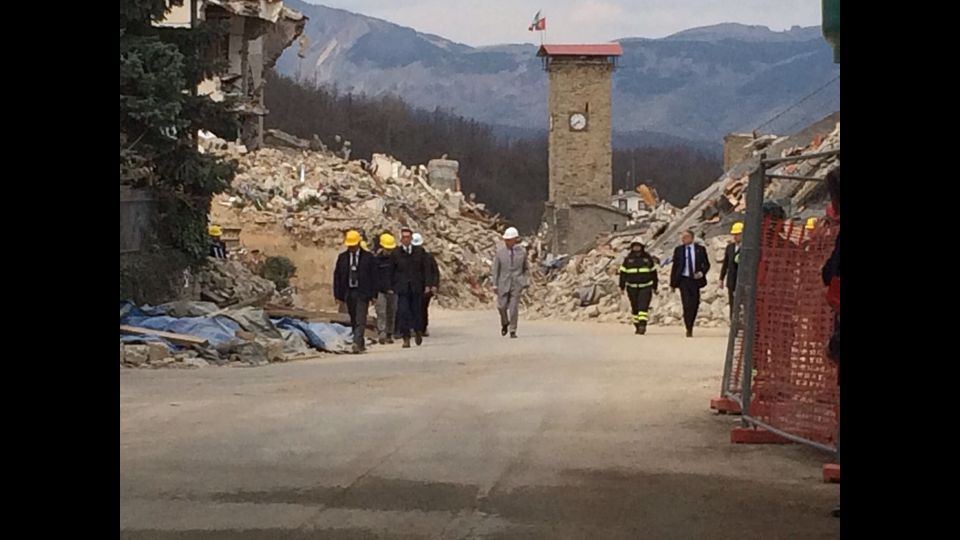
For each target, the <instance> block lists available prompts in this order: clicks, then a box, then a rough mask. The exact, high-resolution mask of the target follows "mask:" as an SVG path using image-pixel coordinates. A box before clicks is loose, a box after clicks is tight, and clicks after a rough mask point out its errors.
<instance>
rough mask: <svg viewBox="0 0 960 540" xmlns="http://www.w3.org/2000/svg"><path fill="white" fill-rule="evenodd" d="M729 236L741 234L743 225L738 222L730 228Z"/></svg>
mask: <svg viewBox="0 0 960 540" xmlns="http://www.w3.org/2000/svg"><path fill="white" fill-rule="evenodd" d="M730 234H743V223H742V222H740V221H738V222H736V223H734V224H733V227H730Z"/></svg>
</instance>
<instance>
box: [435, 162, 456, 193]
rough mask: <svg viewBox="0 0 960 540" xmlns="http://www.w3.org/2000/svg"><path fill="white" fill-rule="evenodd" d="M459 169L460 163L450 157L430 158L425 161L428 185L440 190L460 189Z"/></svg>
mask: <svg viewBox="0 0 960 540" xmlns="http://www.w3.org/2000/svg"><path fill="white" fill-rule="evenodd" d="M459 171H460V163H459V162H457V161H454V160H452V159H431V160H430V161H429V162H428V163H427V177H428V178H429V179H430V185H431V186H433V187H435V188H436V189H439V190H441V191H443V190H450V191H460V178H459V177H458V176H457V173H458V172H459Z"/></svg>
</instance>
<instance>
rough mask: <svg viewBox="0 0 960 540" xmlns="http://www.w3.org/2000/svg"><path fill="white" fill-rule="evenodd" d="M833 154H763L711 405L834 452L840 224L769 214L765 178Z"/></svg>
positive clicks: (752, 424)
mask: <svg viewBox="0 0 960 540" xmlns="http://www.w3.org/2000/svg"><path fill="white" fill-rule="evenodd" d="M833 155H839V150H836V151H832V152H827V153H821V154H808V155H806V156H794V157H792V158H780V159H776V160H762V161H761V167H760V168H759V169H757V170H756V171H755V172H754V173H753V174H751V177H750V183H749V185H748V187H747V190H748V192H747V213H746V217H745V230H744V236H743V243H742V244H741V250H740V267H739V271H738V277H737V289H736V291H735V293H734V317H733V318H732V319H731V327H730V334H729V340H728V344H727V354H726V358H725V362H724V370H723V377H722V382H721V398H720V399H718V400H714V401H713V402H712V403H711V407H712V408H714V409H717V410H720V411H723V412H737V413H741V418H742V421H743V425H744V426H745V427H754V428H762V429H763V430H765V432H768V433H772V434H773V435H775V436H778V437H781V438H783V439H789V440H791V441H794V442H800V443H804V444H808V445H810V446H814V447H816V448H820V449H822V450H826V451H830V452H832V451H835V450H836V435H837V419H838V418H837V414H838V406H839V388H838V386H837V368H836V366H835V365H834V364H833V362H831V361H830V360H829V359H827V358H826V344H827V341H828V340H829V338H830V335H831V333H832V324H833V314H832V312H831V311H830V308H829V306H828V305H827V304H826V300H825V297H824V293H825V291H826V288H825V287H824V285H823V282H822V278H821V268H822V266H823V263H824V262H825V261H826V260H827V258H828V257H829V256H830V253H831V251H832V250H833V244H834V239H835V238H836V234H837V233H838V232H839V225H838V224H835V223H830V222H827V221H825V220H820V222H819V223H818V224H817V226H816V227H815V228H814V230H813V231H809V230H807V229H805V227H804V224H803V223H802V222H799V221H790V220H782V219H777V218H773V217H769V216H768V217H764V216H763V213H762V205H763V186H764V183H765V179H766V178H768V177H771V176H774V177H781V178H783V176H782V175H768V174H766V173H765V166H766V165H769V164H775V163H783V162H785V161H800V160H803V159H810V158H819V157H826V156H833ZM789 179H791V180H801V181H819V180H821V179H819V178H805V177H790V178H789Z"/></svg>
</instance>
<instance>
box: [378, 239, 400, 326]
mask: <svg viewBox="0 0 960 540" xmlns="http://www.w3.org/2000/svg"><path fill="white" fill-rule="evenodd" d="M377 245H378V248H377V254H376V262H377V334H378V336H377V337H378V338H379V341H380V344H381V345H383V344H386V343H393V330H394V327H395V326H396V320H397V294H396V293H395V292H393V251H394V250H395V249H397V239H396V238H394V237H393V235H392V234H390V233H383V234H381V235H380V238H379V239H378V242H377Z"/></svg>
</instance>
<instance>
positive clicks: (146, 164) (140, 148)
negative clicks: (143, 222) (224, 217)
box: [120, 0, 237, 261]
mask: <svg viewBox="0 0 960 540" xmlns="http://www.w3.org/2000/svg"><path fill="white" fill-rule="evenodd" d="M170 1H172V0H120V182H121V184H128V185H133V186H136V187H147V186H151V187H153V188H155V189H156V191H157V192H158V194H159V195H160V198H161V200H160V212H159V219H158V223H157V227H156V230H157V233H158V235H159V238H158V239H157V240H159V242H160V243H161V244H165V245H170V246H173V247H175V248H176V249H178V250H180V251H182V252H184V253H185V254H187V255H188V256H189V257H190V258H191V259H192V260H195V261H196V260H201V259H202V258H203V257H204V256H205V254H206V251H207V231H206V229H207V214H208V212H209V210H210V201H211V198H212V196H213V195H214V194H216V193H219V192H221V191H223V190H225V189H226V188H227V187H228V186H229V184H230V181H231V180H232V179H233V175H234V173H235V165H234V164H233V163H230V162H226V161H223V160H222V159H220V158H217V157H215V156H211V155H207V154H201V153H200V152H199V151H198V149H197V132H198V130H201V129H205V130H208V131H212V132H214V133H216V134H218V135H221V136H224V137H226V138H231V139H232V138H235V136H236V132H237V120H236V115H235V114H234V113H232V112H231V110H230V107H231V105H232V104H231V103H230V102H229V101H224V102H219V103H217V102H214V101H212V100H211V99H209V98H207V97H204V96H198V95H196V87H197V84H199V83H200V82H201V81H202V80H203V79H205V78H206V77H208V76H210V75H212V74H213V73H215V72H216V71H217V70H218V69H219V68H220V67H221V66H219V65H218V64H217V63H215V62H213V61H212V60H211V59H210V58H209V57H208V56H207V55H205V54H204V53H203V51H206V50H209V46H210V45H211V44H212V43H213V40H214V39H217V38H218V37H219V36H220V35H222V32H223V31H224V30H223V29H222V28H216V27H213V25H210V24H207V23H201V24H200V25H198V26H197V27H195V28H158V27H155V26H154V25H153V24H152V23H153V22H154V21H158V20H161V19H163V17H164V15H165V14H166V13H167V12H168V10H169V5H168V2H170ZM183 1H186V2H189V0H183Z"/></svg>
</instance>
